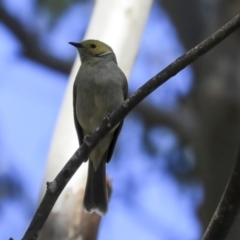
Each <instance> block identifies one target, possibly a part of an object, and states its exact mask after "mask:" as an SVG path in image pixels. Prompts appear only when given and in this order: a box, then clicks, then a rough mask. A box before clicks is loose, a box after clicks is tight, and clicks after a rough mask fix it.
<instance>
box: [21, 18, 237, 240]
mask: <svg viewBox="0 0 240 240" xmlns="http://www.w3.org/2000/svg"><path fill="white" fill-rule="evenodd" d="M239 27H240V15H237V16H236V17H235V18H233V19H232V20H231V21H230V22H229V23H227V24H226V25H225V26H223V27H222V28H221V29H220V30H219V31H217V32H216V33H214V34H213V35H212V36H211V37H209V38H208V39H206V40H205V41H203V42H202V43H201V44H199V45H198V46H196V47H195V48H193V49H192V50H190V51H188V52H187V53H186V54H184V55H183V56H181V57H180V58H178V59H177V60H176V61H175V62H173V63H172V64H170V65H169V66H168V67H166V68H165V69H164V70H163V71H161V72H160V73H158V74H157V75H156V76H154V77H153V78H152V79H150V80H149V81H148V82H146V83H145V84H144V85H143V86H142V87H140V88H139V89H138V90H137V91H136V92H135V93H134V94H133V95H132V96H131V97H130V98H129V99H127V100H126V101H125V102H124V103H123V104H122V105H121V106H120V107H118V108H117V109H116V110H115V111H114V112H113V113H112V114H111V115H110V116H109V117H108V118H106V119H105V120H104V121H103V123H102V125H101V127H100V128H99V129H97V130H96V131H95V132H93V134H91V136H89V137H88V138H87V142H86V141H85V142H84V143H83V144H82V145H81V148H79V149H78V150H77V151H76V152H75V154H74V155H73V156H72V158H71V159H70V160H69V161H68V162H67V164H66V165H65V167H64V168H63V169H62V170H61V172H60V173H59V174H58V175H57V177H56V178H55V180H54V181H53V183H54V184H51V185H49V184H48V188H47V192H46V194H45V196H44V198H43V200H42V202H41V204H40V206H39V208H38V210H37V212H36V213H35V215H34V218H33V220H32V222H31V224H30V226H29V228H28V229H27V231H26V233H25V235H24V237H23V240H33V239H37V237H38V234H39V232H40V231H41V229H42V227H43V224H44V222H45V221H46V219H47V217H48V215H49V214H50V211H51V210H52V208H53V205H54V203H55V202H56V200H57V198H58V197H59V195H60V193H61V192H62V190H63V189H64V187H65V185H66V184H67V182H68V181H69V180H70V179H71V177H72V176H73V174H74V173H75V172H76V171H77V169H78V168H79V166H80V165H81V164H82V162H83V161H84V160H86V159H87V158H88V155H89V153H90V151H91V150H92V149H93V148H94V147H95V146H96V145H97V143H98V142H99V141H100V140H101V139H102V138H103V137H104V136H105V135H106V134H107V133H108V132H109V131H110V130H111V129H112V128H113V127H114V126H115V125H116V124H117V123H118V122H120V121H121V120H122V119H123V118H124V117H126V115H127V114H128V113H129V112H130V111H131V110H132V109H133V108H134V107H136V105H137V104H139V103H140V102H141V101H142V100H143V99H144V98H145V97H147V96H148V95H149V94H150V93H152V92H153V91H154V90H155V89H156V88H158V87H159V86H161V85H162V84H163V83H165V82H166V81H167V80H168V79H169V78H171V77H173V76H174V75H176V74H177V73H178V72H179V71H181V70H182V69H184V68H185V67H186V66H188V65H189V64H190V63H192V62H193V61H195V60H196V59H197V58H199V57H200V56H201V55H203V54H204V53H206V52H208V51H209V50H210V49H212V48H213V47H214V46H216V45H217V44H218V43H220V42H221V41H222V40H224V39H225V38H226V37H227V36H229V35H230V34H231V33H233V32H234V31H235V30H236V29H238V28H239ZM50 186H51V187H50ZM54 186H55V187H56V188H55V187H54Z"/></svg>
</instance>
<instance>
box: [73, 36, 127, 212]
mask: <svg viewBox="0 0 240 240" xmlns="http://www.w3.org/2000/svg"><path fill="white" fill-rule="evenodd" d="M70 44H71V45H73V46H74V47H76V48H77V50H78V52H79V55H80V58H81V62H82V64H81V67H80V69H79V71H78V73H77V76H76V79H75V82H74V87H73V113H74V122H75V127H76V131H77V135H78V140H79V144H80V145H81V144H82V143H83V139H84V137H85V136H86V135H89V134H91V133H92V132H93V131H95V130H96V129H97V127H99V126H100V124H101V122H102V121H103V119H104V117H106V116H107V115H108V114H109V113H111V112H113V111H114V110H115V109H116V108H117V107H118V106H119V105H121V104H122V103H123V101H124V100H125V99H126V98H127V94H128V84H127V80H126V77H125V75H124V73H123V72H122V71H121V69H120V68H119V67H118V65H117V60H116V56H115V54H114V52H113V50H112V48H111V47H110V46H108V45H107V44H105V43H103V42H100V41H98V40H86V41H83V42H80V43H74V42H70ZM122 124H123V122H121V123H119V124H118V125H117V126H115V127H114V128H113V129H112V130H111V131H110V132H109V133H108V134H107V135H106V136H105V137H104V138H103V139H102V140H101V141H100V143H99V144H98V145H97V146H96V147H95V148H94V149H93V151H92V152H91V153H90V155H89V165H88V178H87V184H86V189H85V196H84V200H83V204H84V208H85V210H87V211H88V212H93V211H95V212H97V213H98V214H100V215H104V214H106V212H107V210H108V193H107V187H106V169H105V168H106V163H108V162H109V161H110V159H111V157H112V154H113V150H114V147H115V144H116V141H117V138H118V135H119V132H120V130H121V128H122Z"/></svg>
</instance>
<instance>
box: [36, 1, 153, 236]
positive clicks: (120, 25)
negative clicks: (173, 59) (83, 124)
mask: <svg viewBox="0 0 240 240" xmlns="http://www.w3.org/2000/svg"><path fill="white" fill-rule="evenodd" d="M151 5H152V0H121V1H119V0H97V1H96V3H95V6H94V11H93V15H92V18H91V21H90V24H89V28H88V31H87V33H86V36H85V39H98V40H101V41H103V42H106V43H107V44H109V45H110V46H111V47H112V48H113V50H114V52H115V53H116V56H117V60H118V64H119V66H120V68H121V69H122V70H123V71H124V73H125V74H126V76H127V77H128V76H129V74H130V72H131V69H132V67H133V64H134V61H135V58H136V55H137V52H138V48H139V44H140V40H141V35H142V32H143V29H144V26H145V23H146V21H147V17H148V14H149V11H150V8H151ZM71 40H73V39H69V41H71ZM79 66H80V60H79V57H78V56H77V58H76V61H75V63H74V66H73V69H72V71H71V74H70V77H69V84H68V87H67V89H66V94H65V97H64V101H63V105H62V108H61V110H60V113H59V118H58V121H57V124H56V129H55V134H54V136H53V140H52V145H51V149H50V152H49V159H48V164H47V170H46V175H45V179H44V185H43V193H44V192H45V189H46V187H45V183H46V182H47V181H52V180H53V179H54V177H55V176H56V175H57V173H58V172H59V171H60V169H61V168H62V167H63V166H64V164H65V163H66V162H67V160H68V159H69V158H70V157H71V155H72V154H73V153H74V151H75V150H76V149H77V147H78V141H77V135H76V131H75V127H74V121H73V110H72V85H73V82H74V79H75V76H76V74H77V71H78V69H79ZM86 175H87V165H86V164H83V165H82V166H81V167H80V169H79V170H78V172H77V173H76V174H75V175H74V177H73V178H72V179H71V181H70V182H69V183H68V185H67V186H66V188H65V189H64V191H63V193H62V194H61V196H60V198H59V199H58V201H57V203H56V205H55V206H54V208H53V211H52V213H51V216H50V217H49V219H50V221H47V223H46V224H45V227H44V231H43V234H42V235H41V239H52V240H54V239H58V240H61V239H65V240H66V239H82V238H81V237H80V235H81V232H82V233H83V232H84V230H83V231H82V230H81V229H80V228H81V227H85V226H83V224H82V223H81V216H86V215H82V214H81V213H82V198H83V194H84V188H85V182H86ZM90 216H91V215H90ZM99 221H100V219H99ZM99 221H98V223H97V224H96V226H93V227H95V228H98V226H97V225H98V224H99ZM50 232H51V234H52V235H51V236H50V235H49V234H50ZM76 234H77V235H79V236H78V237H73V236H75V235H76ZM83 239H84V238H83Z"/></svg>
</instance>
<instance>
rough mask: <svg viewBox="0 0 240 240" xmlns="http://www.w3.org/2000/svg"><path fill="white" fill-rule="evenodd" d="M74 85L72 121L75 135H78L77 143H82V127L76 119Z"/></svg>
mask: <svg viewBox="0 0 240 240" xmlns="http://www.w3.org/2000/svg"><path fill="white" fill-rule="evenodd" d="M76 91H77V90H76V86H75V85H74V86H73V118H74V123H75V128H76V131H77V135H78V142H79V145H81V144H82V143H83V138H84V135H83V129H82V127H81V125H80V124H79V122H78V120H77V113H76V98H77V93H76Z"/></svg>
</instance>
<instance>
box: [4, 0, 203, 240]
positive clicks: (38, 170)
mask: <svg viewBox="0 0 240 240" xmlns="http://www.w3.org/2000/svg"><path fill="white" fill-rule="evenodd" d="M33 3H34V1H33V0H24V1H21V4H20V2H19V3H17V2H16V1H14V0H11V1H9V0H8V1H5V4H7V8H8V9H9V11H10V12H11V13H12V14H14V15H15V16H17V17H18V18H19V19H21V20H23V21H24V22H25V23H28V22H30V24H29V27H31V22H32V21H33V20H34V22H35V23H36V24H37V26H38V27H39V28H40V29H41V32H42V35H43V36H42V38H41V43H42V46H43V47H44V48H46V49H48V51H51V52H52V53H53V54H55V55H56V56H59V57H64V58H67V59H70V58H71V57H73V56H75V54H76V52H75V50H74V49H73V48H71V47H70V46H69V45H68V44H67V42H69V41H76V40H77V39H79V40H81V39H80V38H81V37H82V36H83V35H84V32H85V30H86V27H87V23H88V20H89V18H90V14H91V9H92V3H89V2H85V3H83V4H75V5H74V6H73V7H71V8H70V9H69V10H68V11H67V12H66V13H65V14H64V15H63V16H62V17H61V18H60V19H59V21H58V22H57V24H56V26H55V27H54V29H53V30H51V31H50V30H49V29H47V27H46V22H47V21H48V18H47V14H46V13H45V14H43V16H45V18H42V17H40V16H39V14H34V4H33ZM17 4H18V5H17ZM76 22H77V23H81V24H75V23H76ZM0 35H1V44H0V71H1V73H2V77H1V79H0V116H1V117H0V131H1V137H0V147H1V148H0V149H1V152H0V179H2V181H3V183H4V181H6V179H9V178H10V179H14V181H15V182H16V183H18V184H19V185H20V186H21V187H22V189H23V190H22V195H21V194H16V197H11V198H9V197H4V198H2V199H0V239H8V238H9V237H13V238H14V239H20V238H21V237H22V236H23V234H24V231H25V230H26V227H27V226H28V224H29V221H30V220H31V217H32V214H33V213H34V208H35V207H36V204H37V201H38V197H39V196H38V194H39V192H40V187H41V184H42V179H43V174H44V168H45V164H46V160H47V154H48V151H49V145H50V142H51V137H52V134H53V130H54V125H55V122H56V119H57V115H58V111H59V108H60V106H61V101H62V98H63V95H64V91H65V88H66V84H67V78H68V76H66V75H64V74H61V73H58V72H55V71H52V70H49V69H47V68H45V67H43V66H41V65H38V64H36V63H34V62H32V61H30V60H28V59H26V58H24V57H22V56H21V54H20V53H19V51H20V49H21V46H20V44H19V43H18V40H17V39H16V38H15V37H14V36H13V35H12V33H11V32H10V31H8V29H7V28H6V27H5V26H4V25H3V24H2V23H0ZM183 52H184V49H182V47H181V45H180V44H179V42H178V38H177V34H176V32H175V30H174V28H173V26H172V24H171V22H170V21H169V18H168V16H167V15H166V14H165V13H164V12H163V11H162V10H160V9H159V8H158V7H157V5H156V4H154V5H153V7H152V11H151V14H150V16H149V20H148V23H147V25H146V28H145V31H144V34H143V37H142V42H141V47H140V51H139V54H138V58H137V60H136V64H135V66H134V69H133V71H132V74H131V79H130V89H131V91H134V90H136V89H137V88H138V87H139V86H141V85H142V84H143V83H144V82H145V81H146V80H148V79H150V78H151V77H152V76H154V75H155V74H156V73H158V72H159V71H160V70H161V69H162V68H164V67H165V66H167V65H168V64H169V63H171V61H173V60H174V59H175V58H176V57H178V56H179V55H181V54H182V53H183ZM191 82H192V72H191V69H189V68H187V69H185V70H184V71H182V72H181V73H179V74H178V75H177V76H175V77H174V78H173V79H171V80H170V81H168V82H167V83H166V84H164V85H163V86H162V87H161V88H160V89H159V90H157V91H156V92H155V93H154V94H152V95H151V96H149V97H148V98H147V101H150V102H151V103H153V104H155V105H157V106H160V107H162V108H167V109H169V108H171V109H173V108H174V107H175V106H176V104H177V101H178V98H179V96H181V95H184V94H186V93H187V92H188V91H189V90H190V88H191ZM130 129H131V130H130ZM161 131H162V130H161V129H160V130H159V128H154V129H151V134H150V135H151V138H152V139H153V140H154V142H155V143H156V144H159V149H161V150H162V152H171V151H173V150H174V147H175V145H176V144H177V143H178V140H177V139H176V138H175V136H174V135H173V134H172V133H171V131H165V134H164V137H162V138H160V137H159V135H161ZM142 134H143V124H142V122H141V121H140V120H139V119H138V117H137V116H135V115H134V114H131V116H129V117H127V119H126V121H125V124H124V128H123V131H122V133H121V136H120V139H119V141H118V146H117V149H116V152H115V155H114V158H113V161H111V164H109V166H108V172H109V175H110V178H111V179H112V180H113V183H114V192H113V196H112V200H111V203H110V211H109V213H108V214H107V216H106V217H104V219H103V221H102V226H101V229H100V235H99V239H100V240H101V239H104V240H107V239H114V240H118V239H126V240H128V239H129V240H130V239H138V240H141V239H144V240H145V239H148V240H155V239H156V240H159V239H161V240H175V239H176V240H181V239H184V240H197V239H198V238H199V234H200V231H201V230H200V226H199V224H198V222H197V219H196V216H195V208H196V207H197V205H198V204H199V203H200V200H201V198H202V193H201V188H200V187H199V186H198V185H197V184H196V186H195V187H186V186H185V187H182V186H180V184H179V183H178V182H177V181H176V179H175V178H173V177H172V175H171V174H170V173H169V172H167V171H166V169H165V167H164V166H165V163H166V159H165V156H164V154H162V152H160V153H158V154H156V155H154V156H150V155H149V154H147V153H146V152H145V151H143V150H142V149H143V146H142V144H143V143H142V141H141V136H142ZM129 139H134V140H133V141H131V143H129ZM126 142H127V144H126ZM3 186H4V184H3ZM0 187H1V185H0ZM0 194H1V191H0ZM0 196H1V195H0ZM119 233H121V234H119Z"/></svg>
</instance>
